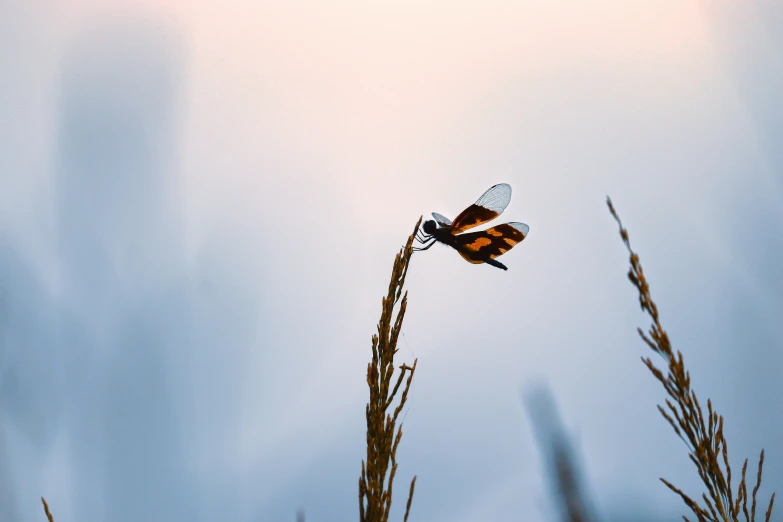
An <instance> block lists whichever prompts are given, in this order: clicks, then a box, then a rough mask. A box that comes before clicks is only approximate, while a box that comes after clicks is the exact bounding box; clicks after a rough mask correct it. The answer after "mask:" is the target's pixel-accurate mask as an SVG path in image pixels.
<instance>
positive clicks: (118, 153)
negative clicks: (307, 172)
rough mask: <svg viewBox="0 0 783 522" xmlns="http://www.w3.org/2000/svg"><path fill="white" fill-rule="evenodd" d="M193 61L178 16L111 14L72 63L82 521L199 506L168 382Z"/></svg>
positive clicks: (68, 130) (63, 131)
mask: <svg viewBox="0 0 783 522" xmlns="http://www.w3.org/2000/svg"><path fill="white" fill-rule="evenodd" d="M182 58H183V57H182V53H181V49H180V46H179V42H178V38H177V37H176V35H175V33H173V32H172V30H171V28H169V27H168V26H166V25H165V24H162V23H159V22H158V21H157V20H155V19H150V18H147V17H145V16H143V15H140V14H138V13H136V12H130V13H129V12H123V13H109V14H103V15H101V16H99V17H98V18H96V20H95V21H94V24H93V25H91V26H89V27H87V28H86V29H84V30H83V31H82V32H81V33H80V34H79V36H78V38H77V39H76V41H75V42H74V43H73V46H72V47H71V48H70V52H69V53H68V54H67V55H66V60H65V64H64V67H63V71H62V95H61V120H60V125H59V154H58V157H59V172H58V179H57V188H58V202H57V223H58V227H59V228H58V237H57V239H58V243H57V247H58V252H59V259H60V268H61V274H60V275H61V284H62V292H63V302H64V303H65V306H64V307H63V309H62V310H61V314H60V327H59V340H60V343H61V345H62V351H63V353H64V354H67V356H66V361H65V364H64V365H63V370H64V372H65V374H66V376H67V380H68V383H69V388H68V390H67V392H68V393H67V396H68V399H69V404H68V408H67V428H68V434H69V436H68V444H69V445H70V447H69V449H70V454H71V463H72V466H73V468H74V473H75V477H77V478H76V480H74V481H73V483H72V489H73V495H72V496H73V498H72V502H73V505H74V507H75V510H74V511H75V512H74V513H73V518H74V520H109V519H111V520H116V521H118V522H123V521H129V522H130V521H134V522H135V521H139V520H175V519H183V520H185V519H188V520H189V519H193V517H192V515H194V513H193V505H194V502H193V498H194V497H196V495H194V494H193V493H192V491H191V490H190V488H189V485H188V482H187V480H186V478H187V470H188V466H187V463H186V462H185V459H184V457H183V451H184V450H183V448H182V440H183V432H182V429H181V428H180V426H179V418H178V416H177V415H176V412H175V406H174V402H173V401H174V398H173V396H172V385H171V383H170V382H169V365H170V359H169V356H170V354H171V350H172V346H173V345H176V344H177V343H178V342H179V341H181V340H182V339H184V337H185V336H184V335H182V331H183V329H184V328H185V324H186V323H185V319H184V318H185V317H186V307H187V300H186V295H187V292H186V291H185V288H184V285H183V281H182V274H181V273H180V271H181V269H182V259H183V257H182V249H181V245H180V243H179V238H180V237H181V236H182V234H181V231H180V226H179V224H180V222H179V219H178V213H177V209H176V208H174V206H173V198H172V197H171V196H172V192H173V191H174V189H175V188H176V187H174V185H173V179H172V178H173V177H172V175H171V171H172V170H173V169H174V168H175V167H176V153H175V152H174V151H175V150H176V141H177V140H176V122H177V118H176V108H177V97H178V95H179V94H180V93H179V89H178V84H179V80H180V76H181V70H182Z"/></svg>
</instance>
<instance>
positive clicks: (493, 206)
mask: <svg viewBox="0 0 783 522" xmlns="http://www.w3.org/2000/svg"><path fill="white" fill-rule="evenodd" d="M510 202H511V185H509V184H508V183H498V184H497V185H493V186H491V187H490V188H489V189H487V191H486V192H484V194H482V195H481V197H480V198H478V200H477V201H476V202H475V203H474V205H478V206H480V207H484V208H486V209H487V210H492V211H494V212H497V213H498V215H500V214H502V213H503V211H504V210H505V209H506V207H507V206H508V204H509V203H510Z"/></svg>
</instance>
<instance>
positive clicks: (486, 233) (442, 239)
mask: <svg viewBox="0 0 783 522" xmlns="http://www.w3.org/2000/svg"><path fill="white" fill-rule="evenodd" d="M509 202H511V185H509V184H508V183H498V184H497V185H493V186H492V187H490V188H489V189H487V191H486V192H484V194H482V196H481V197H480V198H478V200H476V202H475V203H473V204H472V205H470V206H469V207H468V208H466V209H465V210H463V211H462V212H460V213H459V215H458V216H457V217H456V218H454V221H451V220H450V219H449V218H447V217H445V216H443V215H441V214H438V213H437V212H433V213H432V217H433V218H435V219H434V220H432V219H430V220H427V221H425V222H424V224H423V225H422V227H421V228H422V229H421V230H419V231H417V233H416V240H417V241H418V242H419V243H420V244H421V245H422V246H421V247H414V249H413V250H415V251H417V252H419V251H423V250H427V249H429V248H431V247H432V245H434V244H435V243H441V244H444V245H447V246H450V247H452V248H453V249H454V250H456V251H457V252H459V254H460V255H461V256H462V257H463V258H464V259H465V260H466V261H467V262H469V263H473V264H480V263H486V264H488V265H492V266H494V267H497V268H500V269H502V270H508V267H506V265H504V264H503V263H501V262H500V261H498V260H497V258H498V257H500V256H502V255H503V254H505V253H506V252H508V251H509V250H511V249H512V248H514V245H516V244H517V243H520V242H521V241H522V240H523V239H525V238H526V237H527V234H528V232H529V231H530V227H529V226H527V225H526V224H524V223H518V222H511V223H503V224H502V225H497V226H494V227H492V228H488V229H487V230H481V231H479V232H468V233H467V234H463V232H464V231H466V230H468V229H471V228H473V227H477V226H479V225H483V224H484V223H487V222H489V221H492V220H493V219H495V218H496V217H498V216H499V215H500V214H502V213H503V211H504V210H505V209H506V207H507V206H508V204H509Z"/></svg>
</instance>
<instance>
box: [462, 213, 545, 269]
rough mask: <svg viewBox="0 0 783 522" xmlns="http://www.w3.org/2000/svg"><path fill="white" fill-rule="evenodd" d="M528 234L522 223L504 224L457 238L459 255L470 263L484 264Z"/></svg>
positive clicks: (528, 229)
mask: <svg viewBox="0 0 783 522" xmlns="http://www.w3.org/2000/svg"><path fill="white" fill-rule="evenodd" d="M528 232H530V227H529V226H527V225H526V224H524V223H504V224H502V225H498V226H496V227H492V228H489V229H487V230H482V231H481V232H470V233H468V234H462V235H459V236H457V238H458V239H457V244H458V245H459V248H458V250H459V253H460V254H461V255H462V257H464V258H465V259H466V260H467V261H469V262H471V263H484V262H486V261H485V260H486V259H495V258H496V257H499V256H502V255H503V254H505V253H506V252H508V251H509V250H511V249H512V248H514V245H516V244H517V243H520V242H522V240H523V239H525V238H526V237H527V234H528Z"/></svg>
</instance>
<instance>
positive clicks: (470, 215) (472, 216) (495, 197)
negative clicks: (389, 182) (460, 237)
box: [451, 183, 511, 234]
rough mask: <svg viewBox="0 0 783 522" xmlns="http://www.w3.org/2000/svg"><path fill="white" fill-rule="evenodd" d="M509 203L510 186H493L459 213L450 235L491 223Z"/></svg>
mask: <svg viewBox="0 0 783 522" xmlns="http://www.w3.org/2000/svg"><path fill="white" fill-rule="evenodd" d="M510 201H511V185H509V184H508V183H499V184H498V185H493V186H492V187H490V188H489V189H488V190H487V191H486V192H484V194H483V195H482V196H481V197H480V198H478V201H476V202H475V203H473V204H472V205H471V206H469V207H468V208H466V209H465V210H463V211H462V212H460V214H459V216H457V217H456V218H454V222H453V223H452V224H451V233H452V234H459V233H460V232H464V231H465V230H468V229H470V228H473V227H476V226H478V225H481V224H484V223H486V222H487V221H492V220H493V219H495V218H496V217H498V216H499V215H500V214H502V213H503V211H504V210H505V209H506V207H507V206H508V204H509V202H510Z"/></svg>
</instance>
